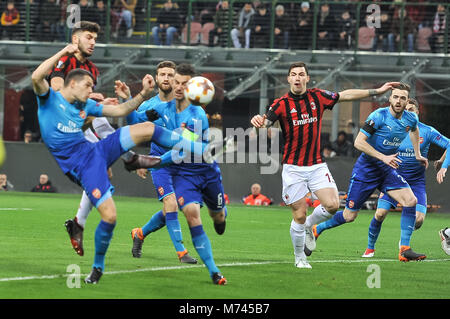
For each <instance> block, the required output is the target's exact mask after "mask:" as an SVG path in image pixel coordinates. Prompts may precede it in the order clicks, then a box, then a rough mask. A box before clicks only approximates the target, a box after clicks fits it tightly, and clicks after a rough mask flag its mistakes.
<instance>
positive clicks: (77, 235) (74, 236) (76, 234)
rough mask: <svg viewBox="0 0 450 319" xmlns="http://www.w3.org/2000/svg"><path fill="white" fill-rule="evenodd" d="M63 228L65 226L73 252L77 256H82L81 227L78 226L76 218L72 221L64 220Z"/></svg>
mask: <svg viewBox="0 0 450 319" xmlns="http://www.w3.org/2000/svg"><path fill="white" fill-rule="evenodd" d="M64 226H66V230H67V233H68V234H69V237H70V243H71V244H72V247H73V249H75V252H76V253H77V254H78V255H80V256H83V255H84V250H83V231H84V229H83V227H81V226H80V225H79V224H78V222H77V218H76V217H75V218H74V219H68V220H66V222H65V223H64Z"/></svg>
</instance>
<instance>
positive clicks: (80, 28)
mask: <svg viewBox="0 0 450 319" xmlns="http://www.w3.org/2000/svg"><path fill="white" fill-rule="evenodd" d="M84 31H88V32H93V33H99V32H100V25H99V24H98V23H95V22H90V21H80V22H77V23H75V26H74V27H73V29H72V34H75V33H77V32H84Z"/></svg>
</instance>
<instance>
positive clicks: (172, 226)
mask: <svg viewBox="0 0 450 319" xmlns="http://www.w3.org/2000/svg"><path fill="white" fill-rule="evenodd" d="M166 226H167V231H168V232H169V235H170V239H171V240H172V243H173V245H174V246H175V250H176V251H177V252H180V253H181V252H183V251H185V250H186V248H184V245H183V236H182V234H181V227H180V222H179V220H178V213H177V212H170V213H166Z"/></svg>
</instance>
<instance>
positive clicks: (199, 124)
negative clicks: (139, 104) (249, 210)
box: [135, 64, 227, 285]
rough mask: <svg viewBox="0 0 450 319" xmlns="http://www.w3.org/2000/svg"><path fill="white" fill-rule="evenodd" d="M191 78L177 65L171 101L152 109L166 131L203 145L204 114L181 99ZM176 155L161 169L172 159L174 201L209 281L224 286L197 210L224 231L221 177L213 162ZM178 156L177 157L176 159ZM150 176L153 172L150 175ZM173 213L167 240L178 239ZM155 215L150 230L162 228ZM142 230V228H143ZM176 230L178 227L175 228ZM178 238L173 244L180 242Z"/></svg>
mask: <svg viewBox="0 0 450 319" xmlns="http://www.w3.org/2000/svg"><path fill="white" fill-rule="evenodd" d="M194 75H195V71H194V68H193V67H192V66H191V65H189V64H180V65H178V66H177V67H176V70H175V76H174V78H173V82H172V89H173V91H174V98H175V99H174V100H172V101H170V102H169V103H168V104H167V105H164V106H163V107H160V106H155V108H154V109H155V110H157V112H158V114H159V117H160V120H162V121H163V123H164V124H163V125H164V126H165V127H167V128H168V129H176V131H178V132H179V134H181V135H182V136H183V137H185V138H188V139H191V140H192V141H202V140H203V142H207V140H208V130H209V124H208V119H207V117H206V113H205V111H204V110H203V108H202V107H201V106H195V105H192V104H190V102H189V100H187V99H186V98H185V96H184V90H185V88H186V85H187V82H188V81H189V80H190V79H191V78H192V77H193V76H194ZM137 113H138V114H135V116H136V118H141V120H145V118H146V116H147V114H145V112H137ZM177 154H178V151H175V152H174V151H169V152H166V153H165V154H163V155H162V156H161V160H162V161H161V165H166V164H167V163H170V162H171V161H172V159H171V158H173V157H175V160H176V161H177V162H180V163H179V164H177V165H171V166H170V177H171V179H172V185H173V188H174V191H175V196H176V198H177V201H178V206H179V207H180V209H181V210H182V211H183V213H184V215H185V217H186V219H187V222H188V225H189V228H190V232H191V237H192V242H193V244H194V247H195V249H196V251H197V253H198V254H199V256H200V258H201V259H202V261H203V262H204V264H205V265H206V267H207V268H208V271H209V274H210V277H211V279H212V281H213V283H214V284H217V285H225V284H226V283H227V281H226V279H225V277H223V275H222V274H221V273H220V270H219V269H218V268H217V266H216V265H215V262H214V259H213V254H212V248H211V243H210V240H209V238H208V236H207V235H206V233H205V231H204V230H203V225H202V220H201V217H200V208H201V206H203V202H205V203H206V206H207V207H208V210H209V214H210V216H211V218H212V219H213V221H214V228H215V230H216V232H217V233H218V234H219V235H221V234H223V233H224V231H225V225H226V222H225V217H226V215H227V208H226V206H225V201H224V191H223V185H222V176H221V173H220V168H219V165H218V164H217V163H216V162H213V163H212V164H208V163H205V162H202V161H201V159H199V158H196V157H194V158H192V157H185V156H184V155H179V154H178V155H177ZM177 156H178V157H177ZM152 175H153V172H152ZM177 214H178V213H177V211H173V212H170V213H169V212H167V213H166V225H167V228H168V230H169V234H170V236H171V237H174V238H176V236H180V233H179V231H178V232H177V231H175V230H176V228H174V227H173V226H171V225H169V222H171V221H173V220H177ZM157 215H158V213H157V214H155V215H154V216H153V217H152V218H151V219H150V221H149V223H147V225H153V226H151V227H152V228H153V229H155V230H157V229H159V228H158V227H156V226H157V225H158V224H159V225H160V226H161V227H162V226H164V222H163V220H162V218H160V217H158V216H157ZM144 227H146V226H144ZM177 228H178V229H179V228H180V226H179V223H178V224H177ZM180 239H181V237H178V239H177V240H180Z"/></svg>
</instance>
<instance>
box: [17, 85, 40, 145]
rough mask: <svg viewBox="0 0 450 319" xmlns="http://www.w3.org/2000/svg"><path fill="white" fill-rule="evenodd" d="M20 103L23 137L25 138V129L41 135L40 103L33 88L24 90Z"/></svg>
mask: <svg viewBox="0 0 450 319" xmlns="http://www.w3.org/2000/svg"><path fill="white" fill-rule="evenodd" d="M19 103H20V105H19V109H20V111H19V116H20V122H21V123H20V130H21V137H22V138H23V136H24V134H25V131H31V132H33V134H34V135H36V136H39V122H38V117H37V110H38V104H37V99H36V95H35V94H34V92H33V90H31V89H25V90H23V93H22V95H21V96H20V102H19Z"/></svg>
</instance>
